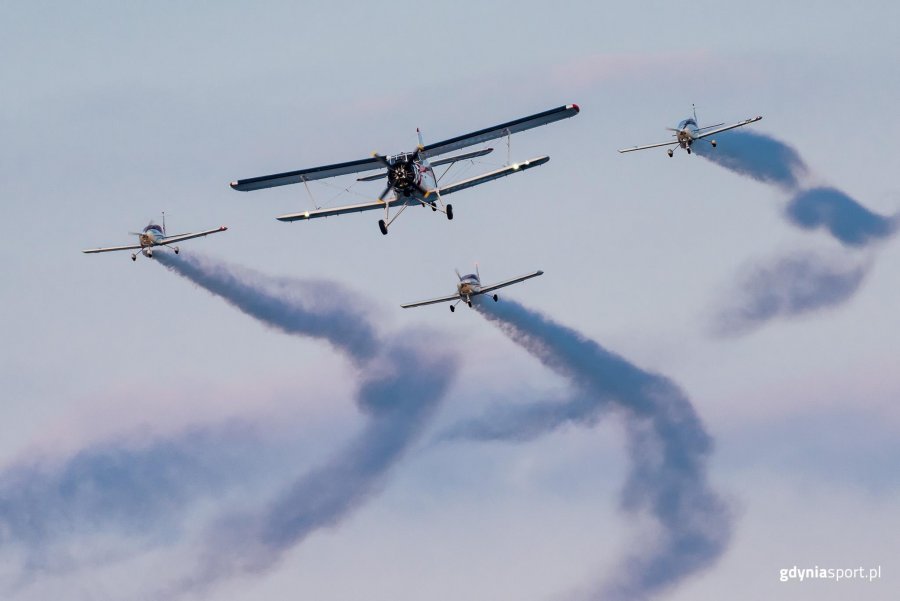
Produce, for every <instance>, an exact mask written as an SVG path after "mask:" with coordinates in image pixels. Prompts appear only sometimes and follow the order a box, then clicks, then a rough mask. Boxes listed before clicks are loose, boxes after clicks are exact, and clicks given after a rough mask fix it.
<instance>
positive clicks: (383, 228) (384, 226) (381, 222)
mask: <svg viewBox="0 0 900 601" xmlns="http://www.w3.org/2000/svg"><path fill="white" fill-rule="evenodd" d="M378 229H380V230H381V233H382V234H384V235H385V236H387V224H386V223H385V222H384V219H379V220H378Z"/></svg>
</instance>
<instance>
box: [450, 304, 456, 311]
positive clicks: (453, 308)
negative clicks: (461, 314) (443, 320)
mask: <svg viewBox="0 0 900 601" xmlns="http://www.w3.org/2000/svg"><path fill="white" fill-rule="evenodd" d="M454 311H456V305H450V312H451V313H453V312H454Z"/></svg>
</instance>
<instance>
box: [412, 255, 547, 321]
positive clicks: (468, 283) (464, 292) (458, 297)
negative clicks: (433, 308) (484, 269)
mask: <svg viewBox="0 0 900 601" xmlns="http://www.w3.org/2000/svg"><path fill="white" fill-rule="evenodd" d="M539 275H544V272H543V271H540V270H538V271H535V272H532V273H529V274H526V275H521V276H519V277H517V278H513V279H511V280H505V281H503V282H500V283H498V284H491V285H489V286H482V285H481V274H480V273H479V272H478V264H477V263H476V264H475V273H469V274H466V275H460V274H459V270H458V269H457V270H456V277H457V278H459V282H458V283H457V284H456V294H450V295H447V296H441V297H439V298H432V299H430V300H425V301H419V302H416V303H407V304H405V305H400V306H401V307H403V308H404V309H409V308H410V307H421V306H422V305H434V304H437V303H453V304H452V305H450V311H451V312H453V311H456V305H458V304H459V303H466V304H467V305H469V307H471V306H472V297H473V296H478V295H480V294H488V293H489V292H493V291H494V290H497V289H498V288H503V287H505V286H511V285H512V284H518V283H519V282H524V281H525V280H529V279H531V278H536V277H537V276H539ZM491 298H493V299H494V302H497V301H498V300H500V297H499V296H497V295H496V294H492V295H491ZM453 301H456V302H455V303H454V302H453Z"/></svg>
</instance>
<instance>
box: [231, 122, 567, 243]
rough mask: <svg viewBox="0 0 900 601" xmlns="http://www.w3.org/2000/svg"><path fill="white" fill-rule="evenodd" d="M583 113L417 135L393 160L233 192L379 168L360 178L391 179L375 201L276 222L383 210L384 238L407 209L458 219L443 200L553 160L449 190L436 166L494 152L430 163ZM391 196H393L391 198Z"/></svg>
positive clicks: (282, 177)
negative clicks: (432, 139)
mask: <svg viewBox="0 0 900 601" xmlns="http://www.w3.org/2000/svg"><path fill="white" fill-rule="evenodd" d="M579 110H580V109H579V108H578V105H577V104H567V105H565V106H561V107H558V108H555V109H551V110H549V111H544V112H543V113H538V114H536V115H531V116H529V117H523V118H521V119H516V120H514V121H509V122H507V123H501V124H500V125H495V126H493V127H488V128H485V129H481V130H478V131H476V132H472V133H469V134H465V135H462V136H457V137H455V138H450V139H449V140H444V141H442V142H436V143H434V144H428V145H425V143H424V142H423V140H422V133H421V132H418V135H419V145H418V146H417V147H416V149H415V150H413V151H412V152H403V153H400V154H395V155H390V156H384V155H381V154H378V153H377V152H376V153H373V155H372V158H368V159H362V160H358V161H351V162H349V163H337V164H335V165H325V166H323V167H313V168H311V169H300V170H299V171H289V172H287V173H277V174H275V175H264V176H262V177H253V178H250V179H243V180H238V181H236V182H231V187H232V188H233V189H235V190H240V191H242V192H247V191H250V190H259V189H261V188H272V187H275V186H284V185H287V184H299V183H303V184H304V185H305V184H306V183H307V182H310V181H313V180H317V179H326V178H331V177H337V176H340V175H347V174H351V173H360V172H363V171H371V170H374V169H384V171H383V172H381V173H378V174H375V175H369V176H366V177H360V178H358V180H357V181H374V180H378V179H382V178H387V185H386V186H385V187H384V190H383V191H382V193H381V194H379V195H378V199H377V200H375V201H371V202H364V203H360V204H353V205H346V206H341V207H334V208H318V207H317V208H316V209H315V210H313V211H303V212H302V213H291V214H289V215H281V216H279V217H277V219H278V220H279V221H297V220H308V219H315V218H317V217H330V216H332V215H343V214H345V213H356V212H360V211H370V210H375V209H384V219H382V220H380V221H379V222H378V227H379V228H380V229H381V233H382V234H387V233H388V227H389V226H390V225H391V223H393V221H394V219H396V218H397V217H398V216H399V215H400V213H402V212H403V210H404V209H405V208H406V207H408V206H411V205H421V206H423V207H431V209H432V210H434V211H441V212H442V213H444V214H445V215H447V219H453V206H452V205H450V204H444V201H443V197H444V196H447V195H449V194H453V193H454V192H459V191H460V190H465V189H466V188H471V187H472V186H477V185H479V184H483V183H485V182H489V181H491V180H495V179H498V178H501V177H505V176H507V175H511V174H513V173H517V172H519V171H525V170H526V169H531V168H532V167H537V166H539V165H543V164H544V163H546V162H547V161H549V160H550V157H547V156H542V157H537V158H533V159H530V160H527V161H521V162H518V163H513V164H511V165H507V166H505V167H502V168H500V169H497V170H495V171H491V172H488V173H483V174H481V175H478V176H476V177H471V178H468V179H464V180H462V181H458V182H456V183H453V184H449V185H440V177H435V174H434V168H435V167H438V166H440V165H448V167H447V169H448V170H449V168H450V167H449V166H450V165H452V164H453V163H456V162H457V161H463V160H467V159H474V158H477V157H480V156H484V155H486V154H488V153H490V152H491V151H492V150H493V149H492V148H485V149H482V150H476V151H474V152H467V153H464V154H460V155H456V156H453V157H448V158H444V159H439V160H436V161H433V162H432V161H430V160H429V159H431V158H433V157H436V156H439V155H442V154H446V153H448V152H453V151H455V150H459V149H461V148H466V147H467V146H474V145H476V144H480V143H483V142H487V141H488V140H494V139H496V138H502V137H508V136H510V135H511V134H514V133H518V132H520V131H525V130H527V129H531V128H533V127H539V126H541V125H547V124H548V123H553V122H554V121H559V120H561V119H567V118H569V117H574V116H575V115H577V114H578V111H579ZM444 173H446V171H444ZM392 192H393V195H392V196H391V197H388V195H389V194H391V193H392ZM392 207H400V210H399V211H397V212H396V213H395V214H394V216H393V217H392V216H391V208H392Z"/></svg>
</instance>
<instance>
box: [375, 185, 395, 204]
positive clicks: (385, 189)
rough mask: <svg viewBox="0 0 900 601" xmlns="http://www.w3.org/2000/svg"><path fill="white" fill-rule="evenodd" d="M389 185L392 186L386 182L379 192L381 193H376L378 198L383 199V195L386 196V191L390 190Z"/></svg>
mask: <svg viewBox="0 0 900 601" xmlns="http://www.w3.org/2000/svg"><path fill="white" fill-rule="evenodd" d="M391 187H392V186H391V185H390V184H388V185H387V186H385V187H384V190H383V191H382V192H381V194H379V195H378V200H384V197H385V196H387V195H388V192H390V191H391Z"/></svg>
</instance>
